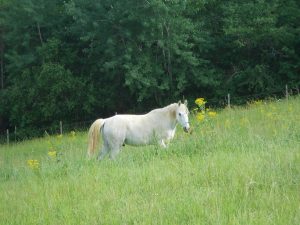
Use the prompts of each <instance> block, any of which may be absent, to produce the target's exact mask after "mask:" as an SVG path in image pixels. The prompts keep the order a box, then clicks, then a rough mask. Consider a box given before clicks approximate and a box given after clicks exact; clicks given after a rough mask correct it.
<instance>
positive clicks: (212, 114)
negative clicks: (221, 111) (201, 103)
mask: <svg viewBox="0 0 300 225" xmlns="http://www.w3.org/2000/svg"><path fill="white" fill-rule="evenodd" d="M208 115H209V116H210V117H215V116H216V115H217V113H216V112H213V111H210V112H208Z"/></svg>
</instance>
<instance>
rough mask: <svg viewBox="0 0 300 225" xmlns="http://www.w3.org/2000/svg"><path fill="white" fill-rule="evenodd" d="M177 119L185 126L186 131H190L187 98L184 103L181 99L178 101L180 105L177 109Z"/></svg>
mask: <svg viewBox="0 0 300 225" xmlns="http://www.w3.org/2000/svg"><path fill="white" fill-rule="evenodd" d="M176 120H177V122H178V123H179V124H180V125H181V126H182V127H183V130H184V131H185V132H189V129H190V124H189V110H188V107H187V100H185V101H184V103H182V102H181V101H179V102H178V107H177V109H176Z"/></svg>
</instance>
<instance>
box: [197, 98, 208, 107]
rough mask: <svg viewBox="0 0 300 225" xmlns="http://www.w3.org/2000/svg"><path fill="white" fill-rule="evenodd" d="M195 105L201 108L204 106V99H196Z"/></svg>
mask: <svg viewBox="0 0 300 225" xmlns="http://www.w3.org/2000/svg"><path fill="white" fill-rule="evenodd" d="M195 103H196V105H198V106H202V105H204V104H205V103H206V101H205V100H204V98H197V99H196V100H195Z"/></svg>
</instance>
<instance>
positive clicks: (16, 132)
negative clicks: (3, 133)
mask: <svg viewBox="0 0 300 225" xmlns="http://www.w3.org/2000/svg"><path fill="white" fill-rule="evenodd" d="M14 133H15V142H16V141H17V126H15V132H14Z"/></svg>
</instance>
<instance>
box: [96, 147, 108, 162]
mask: <svg viewBox="0 0 300 225" xmlns="http://www.w3.org/2000/svg"><path fill="white" fill-rule="evenodd" d="M108 150H109V149H108V147H107V146H106V145H105V144H103V146H102V147H101V150H100V153H99V156H98V160H102V159H103V158H104V157H105V156H106V154H107V153H108Z"/></svg>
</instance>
